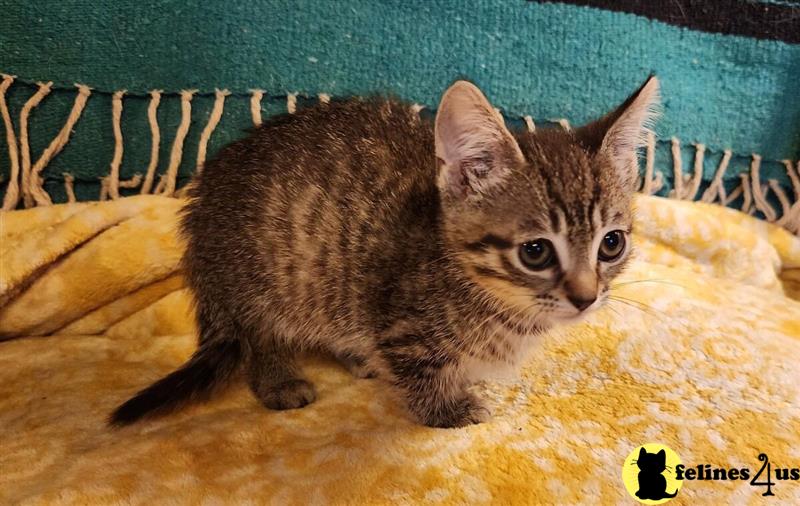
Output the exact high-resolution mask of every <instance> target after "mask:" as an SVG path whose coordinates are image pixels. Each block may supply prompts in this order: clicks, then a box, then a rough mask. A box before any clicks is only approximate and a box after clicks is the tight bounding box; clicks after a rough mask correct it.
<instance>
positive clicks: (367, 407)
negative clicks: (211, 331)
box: [0, 196, 800, 504]
mask: <svg viewBox="0 0 800 506" xmlns="http://www.w3.org/2000/svg"><path fill="white" fill-rule="evenodd" d="M180 205H181V201H179V200H175V199H168V198H163V197H154V196H143V197H132V198H126V199H120V200H116V201H111V202H102V203H81V204H70V205H59V206H52V207H44V208H35V209H30V210H25V211H13V212H7V213H3V214H2V215H0V255H1V259H0V339H3V341H1V342H0V503H14V504H15V503H20V502H22V503H29V504H44V503H47V504H50V503H80V504H84V503H103V504H105V503H111V502H134V503H137V504H161V503H163V502H165V501H166V500H167V499H169V500H170V501H169V502H178V503H199V502H200V501H201V500H206V501H209V502H208V503H209V504H212V503H213V504H217V503H220V502H236V503H244V502H247V501H248V500H249V501H250V502H251V503H265V502H270V501H271V502H272V503H274V504H292V503H295V504H308V503H320V504H321V503H336V504H342V503H350V504H366V503H370V504H375V503H379V504H380V503H404V502H409V503H411V502H426V503H464V502H470V503H486V502H495V503H508V502H511V501H516V502H520V503H528V504H531V503H576V502H587V503H595V502H597V501H598V500H600V501H601V502H604V503H605V502H608V503H616V502H618V501H620V500H623V501H626V502H632V501H633V500H632V499H631V498H630V497H629V496H628V495H627V494H628V493H627V492H626V490H625V487H624V486H623V483H622V479H621V473H622V468H623V462H624V460H625V458H626V457H627V455H628V454H629V453H630V452H631V451H632V450H635V449H636V448H637V447H639V446H640V445H642V444H644V443H647V442H658V443H663V444H666V445H667V446H669V447H670V448H672V449H673V450H675V452H677V454H678V455H679V456H680V458H681V459H682V461H683V462H684V463H685V464H687V465H692V466H694V465H697V464H703V463H709V464H712V465H714V466H717V467H725V468H729V467H737V468H738V467H749V468H750V469H751V470H752V472H753V474H754V473H755V471H757V470H758V468H759V467H760V466H759V464H760V463H759V462H758V460H757V456H758V454H759V453H766V454H768V456H769V458H770V461H771V462H773V464H774V466H782V467H800V368H798V365H800V302H797V301H796V300H793V299H792V297H795V298H797V297H798V290H797V287H798V285H800V274H799V273H800V239H798V238H797V237H794V236H791V235H790V234H789V233H787V232H786V231H784V230H781V229H779V228H777V227H774V226H771V225H768V224H766V223H763V222H759V221H757V220H755V219H753V218H750V217H748V216H746V215H744V214H741V213H739V212H736V211H731V210H728V209H724V208H722V207H718V206H714V205H706V204H699V203H689V202H682V201H673V200H666V199H660V198H656V197H639V198H638V199H637V207H638V211H637V215H638V218H637V222H636V226H637V231H638V233H637V237H636V239H635V240H636V241H637V247H638V253H637V260H636V261H635V262H634V263H633V266H632V267H631V268H630V270H629V271H628V272H627V273H626V274H625V276H624V279H622V280H621V281H620V283H621V284H622V283H627V282H630V283H629V284H624V285H622V288H621V290H622V292H621V293H622V295H623V296H624V297H626V298H627V299H630V300H629V301H626V302H624V303H623V302H617V303H612V304H611V305H610V306H608V307H607V308H605V309H603V310H601V311H599V312H598V313H596V314H595V315H593V316H592V317H591V318H590V320H589V321H587V322H585V323H582V324H579V325H576V326H574V327H571V328H565V329H560V330H558V331H556V332H553V333H552V334H550V335H548V336H546V337H543V338H542V339H541V343H540V345H539V349H538V350H537V351H536V352H535V353H534V354H533V356H532V358H531V360H530V361H529V363H528V364H527V365H526V367H525V368H524V370H523V371H522V374H521V377H520V378H518V379H514V380H508V381H505V382H498V383H487V384H485V385H482V386H480V388H481V389H482V390H483V392H484V394H485V395H486V396H487V397H488V398H490V400H491V401H492V406H493V408H494V416H493V419H492V420H491V421H490V422H488V423H485V424H482V425H477V426H473V427H469V428H466V429H460V430H437V429H429V428H426V427H421V426H419V425H415V424H414V423H412V422H410V421H409V420H408V419H407V418H406V415H405V412H404V411H403V409H402V408H401V407H399V406H398V405H397V403H396V400H395V399H394V397H393V396H392V394H391V392H390V391H389V389H388V388H387V387H386V386H385V385H383V384H382V383H381V382H379V381H377V380H357V379H354V378H352V377H351V376H349V375H348V374H347V373H346V372H345V371H344V369H342V368H341V367H340V366H338V365H336V364H333V363H330V362H326V361H323V360H322V359H310V360H309V362H308V364H307V366H306V369H307V372H308V375H309V376H310V378H311V379H312V380H313V381H314V382H315V383H316V385H317V389H318V394H319V395H318V400H317V402H315V403H314V404H313V405H311V406H308V407H307V408H304V409H301V410H294V411H287V412H270V411H267V410H265V409H263V408H262V407H261V406H260V405H259V404H258V402H257V401H256V400H255V399H254V398H253V397H252V396H251V395H250V394H249V392H248V391H247V389H246V388H245V387H244V386H242V385H241V384H237V385H235V386H233V387H232V388H231V389H229V390H228V391H226V392H224V393H222V394H220V395H219V396H218V397H217V398H215V399H214V400H212V401H211V402H209V403H207V404H205V405H199V406H194V407H190V408H187V409H185V410H184V411H181V412H180V413H177V414H175V415H172V416H169V417H166V418H163V419H160V420H156V421H148V422H144V423H141V424H138V425H134V426H132V427H127V428H124V429H117V430H112V429H109V428H107V427H106V426H105V423H104V421H105V418H106V416H107V415H108V413H109V412H110V411H111V409H112V408H113V407H114V406H115V405H116V404H118V403H119V402H120V401H122V400H124V399H125V398H127V397H128V396H129V395H131V394H132V393H134V392H135V391H136V390H138V389H139V388H141V387H143V386H145V385H147V384H148V383H150V382H151V381H153V380H155V379H156V378H158V377H160V376H161V375H163V374H165V373H167V372H169V371H170V370H172V369H173V368H175V367H176V366H178V365H179V364H180V363H182V362H183V361H184V360H185V359H186V358H187V357H188V356H189V355H190V354H191V352H192V351H193V348H194V346H195V338H194V336H193V332H194V328H193V324H192V319H191V311H192V309H191V304H190V295H189V293H188V292H187V290H186V288H185V287H184V284H183V280H182V278H181V275H180V272H179V258H180V255H181V248H182V245H181V243H180V241H179V240H178V239H177V238H176V234H175V230H176V223H177V217H176V216H177V211H178V209H179V207H180ZM637 280H650V281H647V282H636V283H634V281H637ZM33 336H46V337H33ZM763 491H764V489H763V488H761V487H753V486H751V485H749V483H748V482H747V481H686V482H685V484H684V486H683V487H682V488H681V490H680V493H679V496H678V499H676V501H679V502H692V503H694V502H697V501H707V502H711V503H715V504H722V503H726V502H730V501H739V502H741V501H745V502H746V501H754V500H756V499H761V497H760V495H761V493H762V492H763ZM773 492H774V493H775V494H776V496H777V497H778V498H779V500H780V502H795V503H797V502H798V501H800V482H798V481H794V482H792V481H787V482H781V481H778V482H777V484H776V485H775V486H774V487H773Z"/></svg>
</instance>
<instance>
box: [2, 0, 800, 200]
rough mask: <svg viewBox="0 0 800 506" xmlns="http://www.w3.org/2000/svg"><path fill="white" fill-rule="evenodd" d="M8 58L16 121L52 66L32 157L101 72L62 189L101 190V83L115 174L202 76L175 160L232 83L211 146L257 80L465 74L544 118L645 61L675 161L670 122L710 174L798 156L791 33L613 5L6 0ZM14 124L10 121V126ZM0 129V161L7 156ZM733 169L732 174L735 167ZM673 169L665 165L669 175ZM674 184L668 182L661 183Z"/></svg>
mask: <svg viewBox="0 0 800 506" xmlns="http://www.w3.org/2000/svg"><path fill="white" fill-rule="evenodd" d="M0 13H2V16H0V71H1V72H5V73H10V74H15V75H17V76H18V81H17V83H15V85H14V86H13V87H12V88H11V91H10V93H9V100H10V102H11V106H12V114H13V116H14V120H15V122H16V121H18V117H19V109H20V108H21V104H22V103H24V101H25V100H26V99H27V98H28V97H29V96H30V95H31V94H32V93H33V92H34V91H35V86H33V83H35V82H36V81H40V80H46V81H50V80H52V81H54V82H55V86H54V88H56V89H57V91H55V92H54V93H52V94H51V95H50V96H48V97H47V98H46V99H45V101H44V102H43V103H42V104H41V105H40V106H39V107H38V108H37V109H35V110H34V113H33V114H32V117H31V123H30V127H31V143H32V152H33V153H34V158H35V157H36V156H38V154H39V153H40V152H41V151H42V149H44V147H45V146H46V145H47V144H49V142H50V140H51V139H52V137H53V136H54V135H55V133H56V132H57V131H58V130H59V129H60V128H61V126H62V125H63V122H64V120H65V118H66V115H67V113H68V111H69V109H70V107H71V105H72V101H73V100H74V96H75V91H74V87H73V83H75V82H80V83H84V84H87V85H89V86H91V87H92V88H94V92H93V95H92V96H91V98H90V99H89V102H88V105H87V108H86V110H85V111H84V114H83V117H82V118H81V120H80V121H79V122H78V124H77V125H76V128H75V132H74V136H73V138H72V140H71V141H70V143H69V144H68V145H67V147H66V148H65V150H64V151H63V152H62V154H61V155H59V156H58V157H57V158H56V159H55V160H53V161H52V162H51V164H50V166H48V168H47V169H46V170H45V176H46V178H47V180H48V183H47V186H46V188H48V189H53V190H54V191H55V192H56V195H55V197H56V199H57V200H58V198H59V195H58V192H59V191H60V181H61V173H62V172H70V173H72V174H75V176H76V178H77V180H78V183H79V184H78V186H79V197H80V196H83V198H96V196H97V191H99V190H98V188H99V185H98V183H97V178H98V177H99V176H102V175H105V174H107V172H108V167H109V163H110V161H111V157H112V154H113V135H112V131H111V112H110V109H111V106H110V104H111V93H112V92H113V91H115V90H118V89H126V90H128V94H127V95H126V97H125V99H124V108H125V109H124V113H123V125H122V128H123V136H124V139H125V157H124V159H123V165H122V176H123V178H125V177H128V176H130V175H132V174H134V173H143V172H144V170H145V169H146V167H147V163H148V161H149V151H150V131H149V127H148V125H147V119H146V110H147V105H148V101H149V97H148V96H147V92H148V91H149V90H151V89H155V88H158V89H163V90H165V92H166V93H171V95H165V97H164V98H163V99H162V104H161V107H160V109H159V123H160V126H161V133H162V139H161V141H162V142H161V157H160V164H159V172H163V171H164V170H165V169H166V165H167V159H168V156H169V150H170V149H171V141H172V138H173V137H174V134H175V128H176V127H177V124H178V121H179V118H180V101H179V98H178V96H177V93H178V92H179V91H180V90H181V89H192V88H196V89H199V90H200V95H198V96H196V97H195V99H194V101H193V109H192V118H193V122H192V127H191V129H190V131H189V136H188V137H187V144H186V147H185V155H186V156H185V158H184V160H183V163H182V165H181V174H182V177H184V178H186V177H188V175H189V174H190V173H191V171H192V170H193V168H194V165H195V164H194V159H195V156H196V144H197V139H198V138H199V136H200V131H201V130H202V128H203V127H204V126H205V123H206V121H207V118H208V114H209V113H210V110H211V106H212V104H213V90H214V89H215V88H227V89H229V90H231V91H232V92H233V95H232V96H231V97H228V100H227V101H226V106H225V115H224V116H223V119H222V122H221V123H220V125H219V126H218V128H217V130H216V131H215V133H214V135H213V136H212V139H211V143H210V149H209V151H210V153H211V154H213V152H214V151H215V150H216V149H217V148H218V147H219V146H220V145H222V144H224V143H225V142H228V141H230V140H231V139H234V138H236V137H238V136H241V135H242V134H243V131H244V129H245V128H247V127H249V126H250V125H251V123H250V113H249V93H248V90H249V89H251V88H263V89H265V90H266V91H267V95H268V96H269V97H270V98H269V99H268V100H265V102H264V109H265V111H264V114H265V115H268V114H270V113H274V112H280V111H284V110H285V94H286V93H287V92H299V93H301V95H308V96H312V97H313V96H316V95H317V94H318V93H321V92H324V93H328V94H330V95H334V96H347V95H353V94H365V93H373V92H391V93H394V94H397V95H399V96H401V97H403V98H406V99H408V100H411V101H415V102H418V103H421V104H425V105H426V106H429V107H435V105H436V103H437V101H438V99H439V96H440V94H441V92H442V91H443V89H444V88H445V87H446V86H447V85H448V84H449V83H450V82H452V81H453V80H454V79H456V78H459V77H466V78H469V79H471V80H473V81H474V82H476V83H477V84H478V85H479V86H481V87H482V88H483V89H484V90H485V92H486V93H487V95H488V96H489V97H490V98H491V99H492V101H493V102H494V103H495V105H496V106H497V107H499V108H501V109H502V110H503V112H504V114H506V116H507V117H508V118H518V117H520V116H522V115H524V114H529V115H532V116H533V117H534V118H535V119H536V120H537V124H538V123H542V122H544V121H545V120H548V119H553V118H567V119H569V120H570V122H572V123H573V124H579V123H582V122H585V121H587V120H589V119H591V118H594V117H596V116H598V115H600V114H602V113H604V112H605V111H607V110H608V109H610V108H611V107H613V106H614V105H616V104H617V103H619V102H620V101H621V100H623V99H624V98H625V97H626V96H627V94H628V93H630V92H631V91H632V90H633V89H635V87H636V86H637V85H638V84H640V83H641V82H642V81H643V80H644V79H645V78H646V77H647V75H648V74H650V73H651V72H654V73H656V74H657V75H658V76H659V77H660V78H661V80H662V83H663V96H664V115H663V117H662V119H661V121H660V122H659V124H658V127H657V129H656V130H657V133H658V134H659V138H660V139H661V140H660V142H659V149H658V157H657V168H658V169H659V170H661V171H662V172H664V173H665V174H664V175H665V176H671V174H672V160H671V156H670V153H669V138H670V137H672V136H676V137H678V138H679V139H681V141H682V143H683V145H684V146H686V149H685V150H684V169H685V170H690V169H691V166H692V160H693V155H694V149H693V148H691V144H692V143H695V142H702V143H704V144H706V145H707V146H708V149H709V151H708V158H709V160H708V163H706V165H705V169H704V171H705V174H706V177H707V178H709V179H710V177H711V176H712V175H713V172H714V170H715V168H716V164H714V163H713V161H714V159H718V158H719V157H720V156H721V152H722V150H723V149H726V148H730V149H733V151H734V153H735V154H736V155H737V156H736V157H735V158H734V161H733V163H732V168H739V169H746V168H747V167H748V164H749V156H750V154H751V153H759V154H761V155H762V156H763V157H764V160H765V162H764V166H763V171H764V177H765V178H768V177H774V178H777V179H779V180H780V181H781V182H782V183H784V184H787V180H786V177H785V174H784V171H783V168H782V166H781V165H780V164H778V163H777V161H779V160H781V159H786V158H791V159H797V158H798V157H800V86H798V82H797V81H798V79H799V78H800V45H790V44H786V43H782V42H778V41H766V40H753V39H749V38H746V37H739V36H727V35H719V34H709V33H702V32H696V31H691V30H687V29H684V28H679V27H674V26H670V25H666V24H664V23H660V22H654V21H650V20H647V19H645V18H642V17H639V16H634V15H630V14H623V13H613V12H607V11H602V10H598V9H594V8H586V7H576V6H567V5H562V4H538V3H529V2H523V1H510V0H503V1H501V0H475V1H456V0H429V1H425V0H406V1H394V0H392V1H390V0H386V1H382V2H379V1H366V0H352V1H324V0H323V1H310V0H301V1H293V2H289V1H285V0H268V1H252V0H251V1H242V0H233V1H225V2H222V1H208V2H200V1H198V0H184V1H172V0H164V1H153V0H147V1H133V0H120V1H111V0H96V1H93V2H88V1H85V0H80V1H76V0H72V1H63V2H55V1H52V0H50V1H43V2H23V1H21V0H20V1H18V0H0ZM16 126H17V128H18V125H16ZM6 151H7V148H6V145H5V142H0V172H3V173H7V172H8V157H7V153H6ZM735 172H736V171H735V170H730V171H729V172H728V174H727V178H728V180H729V181H730V185H731V186H733V185H736V184H738V178H737V177H736V174H735ZM668 182H669V181H668ZM669 186H670V185H669V184H668V185H667V187H666V188H665V189H664V191H666V190H668V189H669Z"/></svg>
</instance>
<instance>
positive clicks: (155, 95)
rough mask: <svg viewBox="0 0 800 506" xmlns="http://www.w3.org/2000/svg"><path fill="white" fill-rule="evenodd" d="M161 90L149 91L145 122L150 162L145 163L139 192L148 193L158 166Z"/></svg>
mask: <svg viewBox="0 0 800 506" xmlns="http://www.w3.org/2000/svg"><path fill="white" fill-rule="evenodd" d="M161 93H163V91H162V90H153V91H151V92H150V105H149V106H148V107H147V122H148V123H149V124H150V135H151V136H152V141H151V143H150V163H149V164H148V165H147V172H145V176H144V183H142V190H141V192H140V193H141V194H142V195H144V194H146V193H150V189H151V188H152V187H153V178H154V177H155V174H156V167H158V149H159V147H160V146H161V131H160V130H159V129H158V116H157V115H156V113H157V112H158V104H160V103H161Z"/></svg>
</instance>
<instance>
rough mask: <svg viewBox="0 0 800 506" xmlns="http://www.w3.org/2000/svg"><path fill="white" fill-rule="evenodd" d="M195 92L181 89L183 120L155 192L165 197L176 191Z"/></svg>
mask: <svg viewBox="0 0 800 506" xmlns="http://www.w3.org/2000/svg"><path fill="white" fill-rule="evenodd" d="M195 93H197V90H183V91H181V122H180V124H179V125H178V131H177V132H176V134H175V141H174V142H173V143H172V151H171V152H170V155H169V166H168V167H167V172H166V174H164V175H163V176H162V177H161V180H160V181H159V182H158V186H157V187H156V191H155V193H157V194H159V195H164V196H165V197H171V196H172V194H173V193H175V185H176V179H177V177H178V168H179V167H180V165H181V158H182V157H183V141H185V140H186V134H187V133H188V132H189V124H190V122H191V120H192V97H193V96H194V94H195Z"/></svg>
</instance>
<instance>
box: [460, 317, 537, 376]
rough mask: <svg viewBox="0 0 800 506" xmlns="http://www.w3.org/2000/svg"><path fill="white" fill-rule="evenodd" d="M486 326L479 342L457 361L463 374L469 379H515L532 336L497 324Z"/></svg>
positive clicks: (526, 356) (529, 348)
mask: <svg viewBox="0 0 800 506" xmlns="http://www.w3.org/2000/svg"><path fill="white" fill-rule="evenodd" d="M487 327H488V328H487V329H486V330H485V332H484V334H483V336H482V342H481V343H479V345H477V346H475V347H474V348H473V349H472V350H469V351H468V353H467V354H466V356H465V357H464V359H463V360H462V362H461V367H462V371H463V374H464V377H465V378H466V379H467V380H468V381H470V382H475V381H481V380H486V379H514V378H516V377H517V375H518V374H519V370H520V368H521V367H522V365H523V364H524V363H525V361H526V360H527V358H528V356H529V355H530V352H531V349H532V348H533V344H534V341H535V335H534V334H533V333H532V332H517V331H515V330H512V329H509V328H508V327H506V326H505V325H502V324H500V323H493V324H491V325H487Z"/></svg>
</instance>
